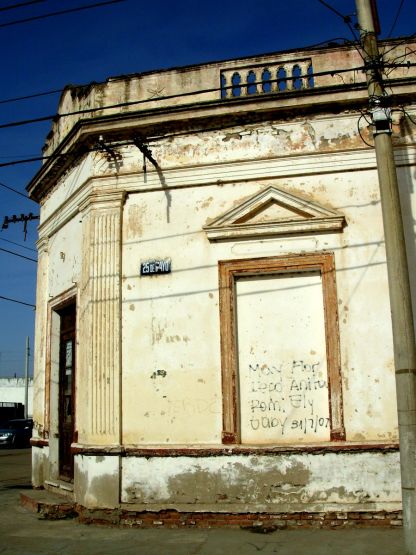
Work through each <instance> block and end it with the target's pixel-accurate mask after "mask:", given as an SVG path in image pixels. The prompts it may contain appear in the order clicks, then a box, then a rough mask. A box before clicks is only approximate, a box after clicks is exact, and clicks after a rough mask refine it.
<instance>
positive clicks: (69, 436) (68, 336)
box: [57, 303, 76, 481]
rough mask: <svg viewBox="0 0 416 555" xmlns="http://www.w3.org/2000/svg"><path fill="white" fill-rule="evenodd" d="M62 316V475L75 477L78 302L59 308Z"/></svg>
mask: <svg viewBox="0 0 416 555" xmlns="http://www.w3.org/2000/svg"><path fill="white" fill-rule="evenodd" d="M57 312H58V315H59V317H60V341H59V477H60V478H61V479H62V480H65V481H72V480H73V478H74V455H73V454H72V453H71V444H72V442H73V441H74V429H75V360H76V358H75V345H76V342H75V324H76V306H75V303H71V304H70V305H66V306H65V307H64V308H62V309H60V310H58V311H57Z"/></svg>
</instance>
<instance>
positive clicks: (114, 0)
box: [0, 0, 126, 27]
mask: <svg viewBox="0 0 416 555" xmlns="http://www.w3.org/2000/svg"><path fill="white" fill-rule="evenodd" d="M125 1H126V0H107V1H106V2H98V3H97V4H90V5H88V6H79V7H78V8H68V9H67V10H60V11H58V12H50V13H46V14H43V15H35V16H32V17H26V18H25V19H15V20H14V21H7V22H6V23H0V27H11V26H12V25H19V24H20V23H29V22H31V21H36V20H39V19H46V18H48V17H55V16H57V15H65V14H68V13H74V12H80V11H81V10H89V9H91V8H99V7H101V6H107V5H109V4H117V3H119V2H125Z"/></svg>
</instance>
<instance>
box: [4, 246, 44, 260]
mask: <svg viewBox="0 0 416 555" xmlns="http://www.w3.org/2000/svg"><path fill="white" fill-rule="evenodd" d="M0 251H3V252H7V253H8V254H13V256H18V257H19V258H25V259H26V260H31V261H32V262H36V263H37V262H38V261H37V260H36V259H35V258H29V257H28V256H24V255H23V254H19V253H17V252H14V251H9V250H7V249H3V248H2V247H0Z"/></svg>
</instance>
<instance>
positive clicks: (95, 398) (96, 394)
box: [77, 192, 123, 444]
mask: <svg viewBox="0 0 416 555" xmlns="http://www.w3.org/2000/svg"><path fill="white" fill-rule="evenodd" d="M122 204H123V194H122V193H120V192H107V193H105V195H99V196H98V195H96V196H95V195H92V196H91V197H89V198H88V199H87V201H86V202H85V203H84V204H83V205H82V206H81V207H80V210H81V211H82V213H83V254H82V256H83V259H82V283H81V290H80V319H79V323H80V338H79V341H78V345H79V347H78V349H79V363H78V365H77V384H78V385H77V390H78V392H79V395H78V407H77V429H78V431H79V441H80V442H85V443H96V444H117V443H119V438H120V352H121V345H120V317H121V311H120V307H121V298H120V274H121V215H122Z"/></svg>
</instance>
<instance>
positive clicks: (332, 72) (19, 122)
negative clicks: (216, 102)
mask: <svg viewBox="0 0 416 555" xmlns="http://www.w3.org/2000/svg"><path fill="white" fill-rule="evenodd" d="M364 69H365V67H364V66H359V67H350V68H345V69H337V70H328V71H318V72H316V73H310V74H308V75H302V77H305V78H312V77H322V76H324V75H332V76H333V75H335V74H337V73H348V72H351V71H362V70H364ZM295 78H296V77H294V76H291V77H282V78H277V79H268V80H267V82H268V83H278V82H282V81H293V80H294V79H295ZM250 84H251V85H258V84H262V81H256V82H255V83H250ZM235 87H236V85H228V86H226V87H213V88H210V89H200V90H198V91H189V92H184V93H177V94H170V95H166V96H158V97H153V98H145V99H143V100H131V101H129V102H120V103H117V104H109V105H107V106H97V107H96V108H86V109H84V110H74V111H73V112H65V113H63V114H52V115H48V116H41V117H38V118H31V119H26V120H17V121H11V122H8V123H2V124H0V129H7V128H9V127H19V126H22V125H30V124H32V123H42V122H44V121H50V120H58V119H61V118H64V117H68V116H76V115H79V114H92V113H94V112H100V111H104V110H112V109H114V108H126V107H128V106H137V105H140V104H147V103H149V102H161V101H164V100H172V99H174V98H183V97H188V96H196V95H199V94H206V93H210V92H219V91H226V90H232V89H234V88H235ZM33 161H34V160H33ZM3 165H4V164H3ZM3 165H2V164H0V167H2V166H3Z"/></svg>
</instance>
